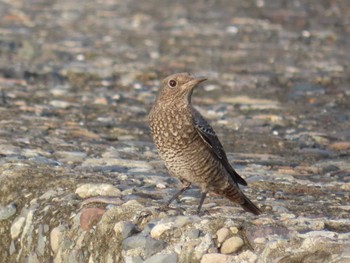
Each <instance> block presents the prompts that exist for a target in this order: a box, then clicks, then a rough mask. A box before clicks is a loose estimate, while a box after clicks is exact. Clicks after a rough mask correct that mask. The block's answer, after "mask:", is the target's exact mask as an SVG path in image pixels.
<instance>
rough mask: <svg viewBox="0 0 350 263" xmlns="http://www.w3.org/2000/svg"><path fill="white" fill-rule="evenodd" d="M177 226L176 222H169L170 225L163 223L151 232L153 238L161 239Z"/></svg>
mask: <svg viewBox="0 0 350 263" xmlns="http://www.w3.org/2000/svg"><path fill="white" fill-rule="evenodd" d="M174 226H175V224H174V222H168V223H161V224H157V225H156V226H155V227H154V228H153V229H152V230H151V237H153V238H155V239H159V238H160V236H161V235H162V234H163V233H164V232H166V231H168V230H170V229H172V228H174Z"/></svg>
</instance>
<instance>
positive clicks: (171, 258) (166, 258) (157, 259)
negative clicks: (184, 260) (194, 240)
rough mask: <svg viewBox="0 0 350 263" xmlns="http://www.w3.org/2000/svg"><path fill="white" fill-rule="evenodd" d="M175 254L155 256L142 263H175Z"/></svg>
mask: <svg viewBox="0 0 350 263" xmlns="http://www.w3.org/2000/svg"><path fill="white" fill-rule="evenodd" d="M176 262H177V254H176V253H171V254H156V255H154V256H152V257H150V258H148V259H146V260H145V261H144V263H176Z"/></svg>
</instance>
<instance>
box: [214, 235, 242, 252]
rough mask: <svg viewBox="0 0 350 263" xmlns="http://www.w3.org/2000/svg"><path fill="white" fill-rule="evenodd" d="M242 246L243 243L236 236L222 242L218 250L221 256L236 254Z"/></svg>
mask: <svg viewBox="0 0 350 263" xmlns="http://www.w3.org/2000/svg"><path fill="white" fill-rule="evenodd" d="M243 245H244V242H243V240H242V238H240V237H238V236H233V237H230V238H229V239H227V240H225V241H224V243H223V244H222V246H221V248H220V252H221V253H222V254H231V253H234V252H237V251H238V250H239V249H240V248H241V247H243Z"/></svg>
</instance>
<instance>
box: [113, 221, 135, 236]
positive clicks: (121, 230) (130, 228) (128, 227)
mask: <svg viewBox="0 0 350 263" xmlns="http://www.w3.org/2000/svg"><path fill="white" fill-rule="evenodd" d="M113 229H114V232H115V233H116V234H117V235H120V236H121V238H122V239H125V238H128V237H130V236H131V235H133V234H135V233H137V232H138V231H137V228H136V226H135V225H134V224H133V223H131V222H129V221H121V222H118V223H116V224H115V226H114V228H113Z"/></svg>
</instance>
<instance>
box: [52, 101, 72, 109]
mask: <svg viewBox="0 0 350 263" xmlns="http://www.w3.org/2000/svg"><path fill="white" fill-rule="evenodd" d="M50 105H51V106H53V107H55V108H60V109H67V108H69V107H70V106H72V104H71V103H69V102H67V101H63V100H52V101H50Z"/></svg>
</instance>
